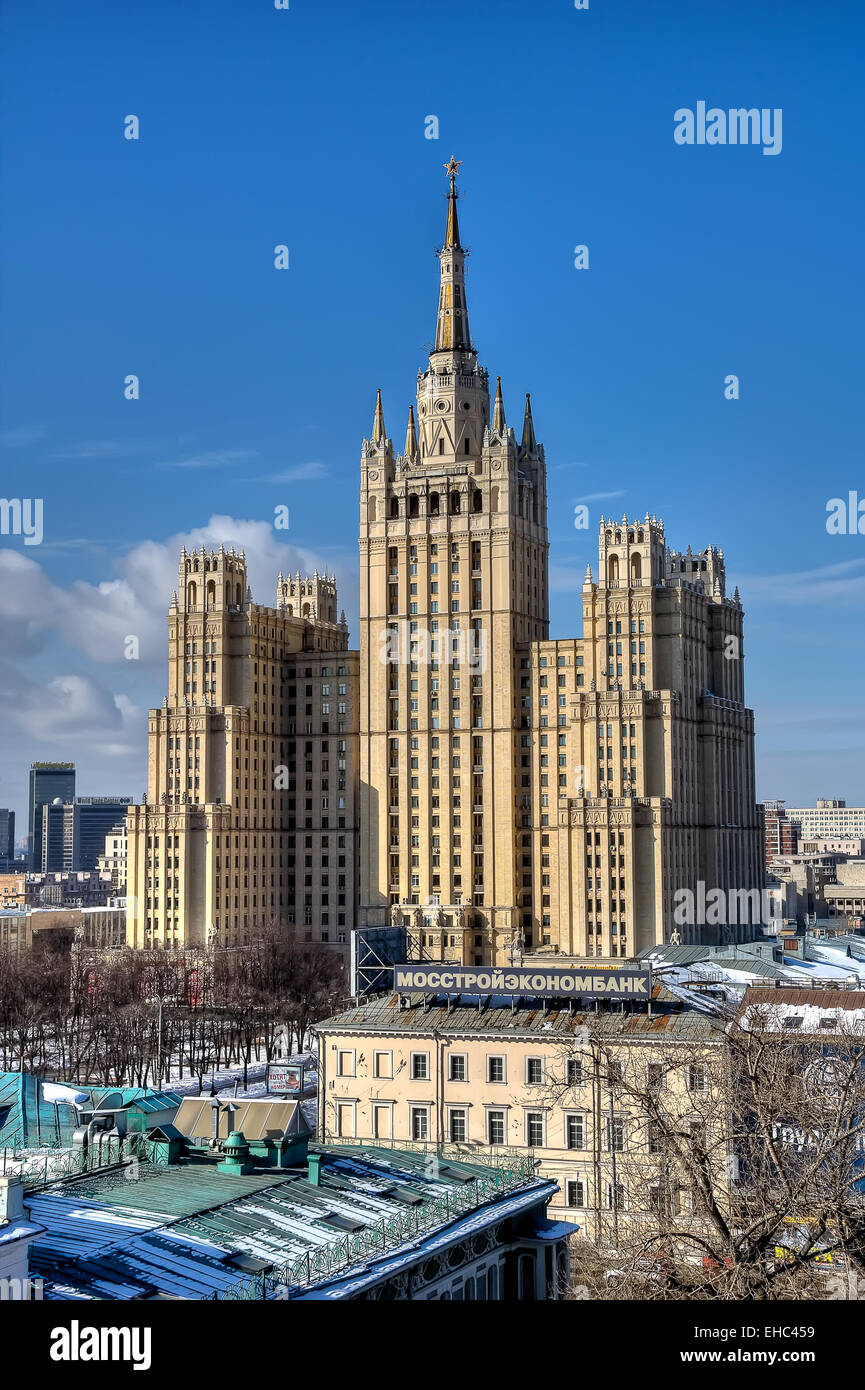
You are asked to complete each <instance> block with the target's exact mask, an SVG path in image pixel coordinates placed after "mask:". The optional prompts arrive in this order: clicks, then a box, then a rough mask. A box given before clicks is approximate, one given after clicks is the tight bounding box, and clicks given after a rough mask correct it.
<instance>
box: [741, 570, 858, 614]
mask: <svg viewBox="0 0 865 1390" xmlns="http://www.w3.org/2000/svg"><path fill="white" fill-rule="evenodd" d="M738 584H739V590H740V592H741V594H742V597H743V599H744V601H745V602H746V603H750V604H754V603H785V604H786V603H792V604H795V605H796V606H797V607H798V606H799V605H800V604H803V603H806V604H814V605H819V604H849V603H856V604H861V603H863V602H865V558H863V559H859V560H840V561H839V562H838V563H837V564H834V565H823V566H822V567H821V568H819V569H813V570H799V571H798V572H797V571H792V572H789V573H787V574H756V575H743V576H742V577H741V579H739V580H738Z"/></svg>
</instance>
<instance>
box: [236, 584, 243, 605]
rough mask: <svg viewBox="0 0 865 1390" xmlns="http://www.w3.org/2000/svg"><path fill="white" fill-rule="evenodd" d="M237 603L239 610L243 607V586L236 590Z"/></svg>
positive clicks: (239, 585)
mask: <svg viewBox="0 0 865 1390" xmlns="http://www.w3.org/2000/svg"><path fill="white" fill-rule="evenodd" d="M235 601H236V603H237V606H238V608H242V607H243V586H242V585H241V584H238V586H237V588H236V589H235Z"/></svg>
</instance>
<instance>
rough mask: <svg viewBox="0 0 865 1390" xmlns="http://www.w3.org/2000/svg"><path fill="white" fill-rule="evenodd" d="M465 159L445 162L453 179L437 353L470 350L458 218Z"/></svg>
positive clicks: (442, 262) (442, 256)
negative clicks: (459, 177)
mask: <svg viewBox="0 0 865 1390" xmlns="http://www.w3.org/2000/svg"><path fill="white" fill-rule="evenodd" d="M461 163H462V160H459V159H454V158H453V156H451V159H450V163H448V164H446V165H445V172H446V173H447V175H448V178H449V179H450V192H449V194H448V220H447V227H446V229H445V243H444V246H443V247H442V249H441V250H440V251H439V262H440V266H441V289H440V290H439V311H438V322H437V324H436V345H435V350H436V352H471V350H472V343H471V335H470V334H469V314H468V306H467V304H466V290H465V256H466V253H465V251H464V250H463V248H462V246H461V245H460V228H459V219H458V217H457V197H458V194H457V188H456V177H457V173H458V172H459V167H460V164H461Z"/></svg>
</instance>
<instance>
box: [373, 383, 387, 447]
mask: <svg viewBox="0 0 865 1390" xmlns="http://www.w3.org/2000/svg"><path fill="white" fill-rule="evenodd" d="M372 438H373V443H375V444H383V443H384V440H385V433H384V408H383V406H382V403H381V387H379V388H378V393H377V395H376V398H375V416H374V418H373V422H372Z"/></svg>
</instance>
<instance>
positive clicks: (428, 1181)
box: [28, 1146, 555, 1299]
mask: <svg viewBox="0 0 865 1390" xmlns="http://www.w3.org/2000/svg"><path fill="white" fill-rule="evenodd" d="M311 1152H312V1153H317V1154H319V1155H320V1156H321V1168H320V1180H319V1182H318V1183H314V1182H310V1181H309V1169H308V1166H307V1164H306V1163H303V1164H302V1165H298V1166H296V1167H293V1168H288V1169H274V1168H268V1169H263V1170H259V1171H255V1172H249V1173H244V1174H238V1175H234V1174H227V1173H224V1172H220V1171H217V1169H216V1165H215V1161H198V1162H196V1161H194V1160H191V1161H185V1162H180V1163H177V1164H172V1165H170V1166H169V1167H167V1168H166V1167H154V1166H152V1165H150V1164H139V1165H137V1166H136V1167H135V1168H132V1169H131V1168H129V1167H124V1168H123V1169H122V1170H119V1171H118V1170H115V1171H114V1172H110V1173H105V1172H103V1173H93V1174H90V1175H88V1176H87V1177H86V1178H83V1179H79V1180H75V1181H69V1182H65V1183H58V1184H57V1185H56V1186H55V1187H53V1188H52V1189H50V1190H48V1191H45V1192H41V1193H39V1194H37V1195H35V1196H33V1197H31V1198H30V1199H28V1206H29V1208H30V1217H31V1220H32V1221H33V1222H35V1223H38V1224H39V1225H40V1226H42V1227H44V1228H45V1230H44V1234H43V1235H41V1236H40V1237H39V1238H38V1239H37V1240H36V1242H35V1243H34V1245H33V1247H32V1248H31V1271H32V1273H33V1274H34V1275H40V1276H41V1277H42V1278H43V1279H44V1281H45V1287H44V1297H45V1298H53V1299H93V1298H111V1299H132V1298H134V1299H147V1298H158V1297H166V1296H168V1297H179V1298H187V1299H203V1298H225V1297H227V1298H238V1297H241V1298H243V1297H258V1298H260V1297H262V1296H266V1297H283V1298H284V1297H289V1298H303V1297H312V1298H322V1297H340V1296H344V1291H345V1285H346V1283H347V1281H348V1282H350V1283H351V1284H352V1286H353V1287H354V1288H356V1287H358V1286H359V1285H362V1284H363V1283H364V1282H366V1283H375V1282H378V1281H379V1280H380V1278H381V1275H382V1267H383V1266H384V1265H385V1264H391V1263H394V1262H398V1261H399V1260H400V1259H403V1260H405V1259H407V1258H409V1257H411V1260H412V1261H414V1260H416V1259H417V1250H418V1247H419V1246H424V1247H425V1246H426V1244H427V1243H429V1244H435V1245H438V1246H441V1245H447V1244H449V1243H456V1241H458V1240H460V1239H462V1238H464V1236H465V1233H466V1229H467V1227H468V1228H470V1229H473V1230H477V1229H481V1228H482V1227H483V1226H484V1225H492V1224H494V1223H497V1222H499V1221H501V1220H502V1219H503V1218H504V1217H505V1216H507V1215H510V1214H515V1213H516V1212H518V1211H521V1210H525V1209H528V1208H531V1207H534V1206H536V1205H538V1204H539V1203H542V1202H544V1201H545V1200H548V1198H549V1196H551V1195H552V1193H553V1192H554V1191H555V1184H554V1183H552V1182H549V1181H545V1180H542V1179H539V1178H537V1177H535V1175H534V1171H533V1169H532V1166H531V1164H530V1163H529V1162H528V1161H527V1160H519V1159H514V1160H513V1161H512V1162H511V1165H510V1167H508V1168H504V1167H498V1168H496V1167H492V1166H490V1165H487V1164H483V1163H478V1162H473V1163H470V1162H464V1161H463V1160H462V1159H459V1160H458V1159H450V1158H448V1159H447V1160H445V1161H441V1160H439V1161H438V1163H437V1164H436V1165H430V1163H429V1158H428V1156H427V1155H425V1154H423V1153H403V1152H401V1151H398V1150H392V1149H379V1148H375V1147H369V1148H367V1147H353V1146H346V1147H333V1146H327V1147H322V1146H320V1147H316V1148H315V1149H313V1150H311ZM431 1168H432V1169H434V1171H435V1176H431V1175H430V1171H431ZM132 1173H134V1178H133V1177H132V1176H131V1174H132ZM265 1276H266V1278H265ZM341 1291H342V1292H341Z"/></svg>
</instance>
